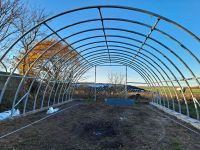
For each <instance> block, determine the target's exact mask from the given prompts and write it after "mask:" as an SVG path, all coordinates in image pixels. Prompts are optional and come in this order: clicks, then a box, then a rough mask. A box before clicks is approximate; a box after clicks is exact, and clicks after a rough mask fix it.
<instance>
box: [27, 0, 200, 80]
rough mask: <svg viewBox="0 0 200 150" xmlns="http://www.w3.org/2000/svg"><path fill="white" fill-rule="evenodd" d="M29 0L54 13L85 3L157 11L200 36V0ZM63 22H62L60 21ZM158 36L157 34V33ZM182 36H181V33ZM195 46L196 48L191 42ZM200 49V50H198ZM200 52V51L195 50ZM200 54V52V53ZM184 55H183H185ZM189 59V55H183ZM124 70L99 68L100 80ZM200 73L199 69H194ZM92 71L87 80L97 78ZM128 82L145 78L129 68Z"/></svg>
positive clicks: (35, 5)
mask: <svg viewBox="0 0 200 150" xmlns="http://www.w3.org/2000/svg"><path fill="white" fill-rule="evenodd" d="M24 1H25V2H28V3H29V4H30V6H31V7H40V8H45V10H46V12H47V13H48V14H50V16H51V15H55V14H57V13H60V12H63V11H67V10H70V9H75V8H79V7H84V6H92V5H121V6H130V7H135V8H140V9H144V10H148V11H151V12H154V13H157V14H160V15H162V16H164V17H166V18H169V19H171V20H173V21H176V22H177V23H179V24H181V25H182V26H184V27H186V28H187V29H189V30H190V31H192V32H193V33H195V34H196V35H197V36H198V37H200V16H199V15H200V0H24ZM60 24H62V23H60ZM155 36H156V35H155ZM180 36H181V35H180ZM190 46H191V47H192V48H194V49H196V50H197V48H196V47H195V46H193V45H192V44H191V45H190ZM198 50H199V49H198ZM195 53H198V54H199V52H195ZM199 56H200V55H199ZM183 58H184V56H183ZM184 59H185V60H187V58H184ZM194 68H196V69H197V70H199V66H198V65H196V66H195V65H194ZM107 71H108V72H121V73H122V74H124V73H125V69H122V68H120V67H119V68H117V67H113V69H111V68H110V67H104V68H102V67H101V68H99V69H97V73H98V78H97V82H106V79H104V78H105V77H106V76H107V73H106V72H107ZM195 73H196V74H198V76H200V74H199V73H200V72H199V71H197V72H195ZM92 74H93V70H90V71H89V72H88V73H87V74H86V76H88V77H89V78H88V81H94V78H93V77H92ZM128 80H129V81H143V80H142V79H141V78H140V76H139V75H138V74H137V73H136V72H134V71H131V69H128Z"/></svg>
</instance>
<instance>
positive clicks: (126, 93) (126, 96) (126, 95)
mask: <svg viewBox="0 0 200 150" xmlns="http://www.w3.org/2000/svg"><path fill="white" fill-rule="evenodd" d="M125 98H128V91H127V66H126V81H125Z"/></svg>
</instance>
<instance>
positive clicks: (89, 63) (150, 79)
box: [0, 6, 200, 119]
mask: <svg viewBox="0 0 200 150" xmlns="http://www.w3.org/2000/svg"><path fill="white" fill-rule="evenodd" d="M105 8H107V9H108V8H115V9H122V10H130V11H135V12H140V13H143V14H145V15H152V16H154V17H156V22H155V23H154V25H153V26H150V25H148V24H145V23H142V22H138V21H134V20H128V19H124V18H104V17H103V15H102V9H105ZM89 9H97V10H98V12H99V18H97V19H90V20H82V21H79V22H76V23H73V24H70V25H67V26H65V27H62V28H60V29H58V30H54V29H52V28H51V27H50V26H49V25H48V22H49V21H51V20H53V19H55V18H57V17H60V16H62V15H66V14H69V13H73V12H77V11H81V10H89ZM106 20H109V21H121V22H129V23H132V24H138V25H141V26H144V27H147V28H149V29H150V32H149V33H148V34H147V35H146V34H143V33H139V32H136V31H133V30H127V29H122V28H106V27H105V26H104V21H106ZM160 20H164V21H166V22H167V23H169V24H172V25H174V26H176V27H177V28H179V29H181V30H183V31H184V32H186V33H187V34H189V35H190V36H192V37H193V38H194V39H196V40H197V41H198V42H200V39H199V38H198V37H197V36H196V35H195V34H193V33H192V32H191V31H189V30H187V29H186V28H184V27H183V26H181V25H179V24H178V23H176V22H174V21H172V20H169V19H167V18H165V17H163V16H160V15H158V14H155V13H152V12H149V11H145V10H142V9H138V8H131V7H125V6H89V7H84V8H78V9H74V10H70V11H66V12H63V13H60V14H58V15H55V16H53V17H50V18H48V19H46V20H45V21H42V22H41V23H39V24H38V25H36V26H35V27H33V28H32V29H30V30H28V31H27V32H26V33H25V34H24V35H22V36H21V37H19V39H17V40H16V41H15V42H14V43H13V45H11V47H10V48H9V49H8V50H7V51H6V52H5V53H4V54H3V56H2V57H1V58H0V62H2V60H3V59H4V58H5V56H6V54H7V53H8V52H9V51H11V50H12V48H13V47H14V46H15V45H16V44H17V43H18V42H19V41H20V39H22V38H23V37H25V36H26V35H27V34H28V33H30V32H31V31H32V30H34V29H36V28H38V27H40V26H42V25H44V26H45V27H47V28H48V29H49V30H50V31H51V32H52V33H51V34H49V35H46V37H44V38H43V39H42V40H40V41H38V42H37V43H36V44H35V45H34V46H33V48H31V49H30V50H29V51H28V52H27V53H25V55H24V56H23V57H22V58H21V60H20V61H19V62H18V64H17V65H16V66H15V67H14V69H13V70H12V72H11V73H10V75H9V77H8V78H7V80H6V82H5V84H4V87H3V89H2V92H1V95H0V103H1V102H2V98H3V96H4V93H5V90H6V88H7V85H8V83H9V82H10V79H11V78H12V77H13V74H14V72H15V70H16V69H17V67H18V65H19V64H20V63H21V61H22V60H23V58H25V57H26V56H27V55H28V54H29V53H30V52H31V51H32V50H33V49H34V48H35V47H36V46H37V45H38V44H40V43H41V42H42V41H44V40H45V39H47V38H48V37H50V36H52V35H56V36H57V37H58V38H59V39H60V40H59V41H57V42H56V43H54V44H53V45H51V46H50V47H48V48H47V49H45V51H44V52H43V53H42V54H41V55H40V56H39V57H38V58H37V59H36V60H35V61H34V63H33V64H31V67H30V68H29V69H28V70H27V71H26V73H25V74H24V75H23V76H22V80H21V81H20V84H19V85H18V88H17V91H16V93H15V97H14V100H13V104H12V113H13V110H14V108H15V107H16V106H17V105H18V104H19V103H20V102H21V101H22V100H23V98H26V101H25V105H24V111H23V112H24V114H25V113H26V104H27V101H28V96H29V94H30V90H31V88H32V86H33V84H34V82H35V81H36V80H37V79H38V78H39V77H38V75H39V73H40V71H41V68H42V67H41V68H40V71H39V72H38V73H37V75H36V76H35V77H33V81H32V83H31V85H30V87H29V90H28V92H27V93H26V94H24V96H22V98H21V99H20V100H18V101H17V98H18V94H19V92H20V89H21V87H22V84H23V81H25V80H26V78H28V73H29V71H31V69H32V67H33V66H34V64H35V63H36V62H37V61H38V60H39V59H40V58H41V57H42V56H43V55H44V54H45V53H46V52H47V51H48V50H51V47H53V46H54V45H56V44H57V43H60V42H64V43H65V44H66V47H70V48H71V49H70V52H68V53H66V54H65V55H68V54H70V53H71V52H76V54H77V56H79V57H80V58H79V57H78V59H79V61H80V62H81V63H82V61H83V64H81V65H80V66H76V65H78V63H80V62H78V63H77V62H75V64H73V66H72V67H71V68H74V67H75V70H76V72H75V76H74V77H75V78H74V79H75V80H74V82H75V81H78V79H79V78H80V77H81V76H82V75H83V74H84V73H85V72H86V71H87V70H89V69H91V68H92V67H96V66H98V65H99V64H102V63H108V62H110V63H112V60H114V62H117V63H120V64H124V65H125V66H128V67H130V68H131V69H133V70H135V71H136V72H138V74H140V75H141V77H142V78H143V79H144V80H145V81H146V82H147V84H148V86H149V87H151V88H156V87H160V89H159V93H161V94H163V93H164V95H165V97H166V99H167V102H168V105H167V107H168V108H169V97H170V98H171V100H172V102H173V110H175V108H174V99H173V97H172V94H171V91H170V89H169V87H171V86H169V85H168V82H169V83H170V84H171V85H172V87H173V91H174V93H175V96H176V99H177V101H178V105H179V112H180V113H181V108H180V107H181V106H180V99H179V97H178V94H177V91H176V89H175V86H174V83H173V81H175V82H176V83H177V84H178V86H179V87H180V88H181V94H182V96H183V99H184V102H185V105H186V109H187V116H189V109H188V104H187V100H186V97H185V93H184V92H183V90H182V86H181V84H180V82H179V81H182V80H183V81H184V82H185V84H186V85H187V87H188V89H189V91H190V94H191V97H192V100H193V103H194V106H195V110H196V115H197V119H199V112H198V106H197V104H198V105H199V106H200V104H199V102H198V101H197V100H196V98H195V97H194V95H193V92H192V90H191V87H190V85H189V83H188V79H187V78H186V77H185V76H184V75H183V74H182V72H181V71H180V69H179V68H178V67H177V66H176V64H174V63H173V61H172V60H171V59H170V58H168V57H167V56H166V55H165V54H164V53H162V51H161V50H158V49H156V48H155V47H154V46H152V45H150V44H147V43H146V41H147V40H148V39H150V40H153V41H154V42H156V43H157V44H159V45H160V46H161V47H162V48H164V49H165V50H167V51H169V52H170V53H171V54H173V55H174V56H175V57H176V58H177V59H178V61H179V62H181V64H183V65H184V66H185V67H186V68H187V69H188V71H189V72H190V74H191V75H192V77H193V78H192V79H194V80H195V81H196V82H197V84H198V86H199V87H200V83H199V81H198V79H199V78H198V77H197V76H195V74H194V73H193V71H192V69H191V68H190V67H189V66H188V65H187V63H185V62H184V60H182V59H181V58H180V57H179V56H178V55H177V54H176V53H175V52H174V51H173V50H172V49H170V48H169V47H167V45H165V44H163V43H162V42H160V41H158V40H156V39H154V38H151V37H150V35H151V33H152V32H153V31H154V30H155V31H157V32H159V33H160V34H162V35H164V36H166V37H167V38H169V39H170V40H172V41H174V42H175V43H176V44H177V45H178V46H180V47H181V48H183V50H184V51H186V52H187V53H188V54H189V55H190V56H191V57H192V58H193V59H194V60H195V61H196V62H198V64H200V60H199V59H198V58H197V57H196V56H195V55H194V54H193V53H192V51H190V50H189V49H188V48H187V47H186V46H185V45H183V44H182V43H181V42H180V41H178V40H177V39H176V38H174V37H173V36H171V35H169V34H168V33H165V32H164V31H162V30H160V29H157V28H156V26H157V24H158V23H159V21H160ZM93 21H100V22H101V26H102V28H92V29H88V30H82V31H79V32H77V33H74V34H71V35H69V36H67V37H65V38H63V37H61V36H60V35H59V34H58V32H60V31H62V30H64V29H67V28H70V27H72V26H76V25H79V24H83V23H89V22H93ZM96 30H99V31H103V35H97V36H93V37H86V38H83V39H79V40H77V41H75V42H72V43H71V44H69V43H68V42H66V40H67V39H68V38H70V37H73V36H76V35H78V34H81V33H88V32H90V31H96ZM107 30H114V31H121V32H122V31H123V32H129V33H131V34H137V35H140V36H143V37H145V40H144V41H140V40H138V39H134V38H131V37H126V36H119V35H115V34H112V35H107V34H106V31H107ZM98 37H102V38H104V40H103V41H96V42H91V43H87V44H84V43H83V44H82V45H80V46H79V47H76V48H73V46H72V45H73V44H75V43H79V42H83V41H85V40H88V39H96V38H98ZM107 37H118V38H124V39H129V40H132V41H135V42H139V43H140V44H141V46H140V47H139V46H137V45H134V44H129V43H126V42H120V41H115V40H113V41H109V40H108V39H107ZM98 42H99V43H105V45H101V46H96V47H89V48H86V49H84V50H82V51H80V52H78V51H77V49H79V48H81V47H84V46H88V45H92V44H96V43H98ZM111 42H112V43H115V44H116V43H117V44H122V45H123V44H125V45H128V46H131V47H134V48H137V49H138V50H134V49H132V48H129V47H126V46H119V45H117V44H116V45H115V44H113V45H110V44H109V43H111ZM143 46H147V47H148V48H151V49H153V50H154V51H156V52H158V53H159V54H161V55H162V56H163V57H164V58H165V59H166V60H167V61H168V62H169V63H170V64H171V65H172V66H173V67H175V69H176V70H177V71H178V73H179V74H180V75H181V77H182V80H178V79H177V77H176V75H175V74H174V73H173V72H172V70H171V69H170V68H169V67H167V66H166V65H165V63H164V62H163V61H162V60H161V59H160V58H159V57H157V56H156V55H154V54H153V53H151V51H149V50H147V49H146V48H145V49H144V48H143ZM102 47H105V49H99V50H96V51H93V52H92V53H94V54H92V55H89V56H87V55H88V54H91V52H88V53H86V54H84V55H82V54H81V53H82V52H84V51H87V50H89V49H94V48H102ZM110 47H115V48H114V49H111V48H110ZM121 48H122V49H121ZM63 49H64V48H63ZM63 49H61V50H59V51H58V52H56V53H55V54H53V55H52V56H51V58H53V57H54V56H56V55H57V54H59V53H60V52H61V51H62V50H63ZM124 49H126V50H124ZM111 50H112V51H113V52H111ZM128 50H131V52H130V51H128ZM101 51H107V52H106V55H104V54H105V53H104V52H101ZM118 51H121V52H123V53H119V52H118ZM142 51H145V52H147V53H148V54H150V55H151V57H152V56H153V58H155V59H156V60H157V61H158V62H160V63H161V64H162V65H163V66H164V67H165V69H167V70H168V71H169V72H170V74H171V75H172V76H173V77H174V79H173V80H172V79H171V78H170V77H169V75H168V73H166V72H165V70H164V69H163V68H162V67H163V66H160V65H159V64H158V63H157V62H156V61H154V60H152V59H151V58H150V57H148V56H147V55H145V54H143V53H142ZM132 52H136V53H132ZM112 53H113V54H116V55H111V54H112ZM96 55H99V57H94V56H96ZM141 55H142V56H141ZM112 56H114V57H112ZM99 58H100V59H99ZM139 58H140V59H139ZM145 58H148V59H149V60H150V61H151V62H150V61H149V60H146V59H145ZM69 59H71V58H69ZM69 59H66V61H65V62H64V63H66V62H68V60H69ZM102 59H103V60H104V61H105V62H102ZM115 59H116V60H115ZM141 59H143V60H144V61H145V62H147V64H146V63H144V62H143V61H141ZM59 60H61V58H59V59H58V60H57V61H56V62H58V61H59ZM48 61H50V59H49V60H48ZM48 61H47V62H46V63H45V64H43V66H44V65H46V64H47V63H48ZM72 61H74V60H72ZM56 62H55V63H54V64H53V65H55V64H56ZM64 63H63V64H64ZM152 63H153V64H152ZM144 64H145V65H144ZM149 65H150V66H151V67H152V68H153V69H154V70H153V69H152V68H151V67H149ZM154 65H155V66H157V67H158V68H159V69H161V70H160V71H159V69H158V68H157V67H155V66H154ZM52 67H53V66H52ZM50 69H51V68H50ZM50 69H49V70H48V71H50ZM66 69H68V68H66ZM155 71H156V72H155ZM46 74H47V73H46ZM158 74H159V75H160V77H162V78H163V80H161V79H160V78H159V75H158ZM163 74H165V75H166V77H164V76H163ZM45 76H46V75H45ZM165 78H168V80H166V79H165ZM39 79H41V78H39ZM44 79H45V78H43V79H41V81H40V85H39V88H38V90H37V93H36V96H35V101H34V107H33V111H35V109H36V108H35V103H36V101H37V96H38V93H39V92H40V89H41V84H42V81H43V80H44ZM65 80H66V79H65ZM50 81H51V79H50V80H49V81H48V84H47V86H46V88H45V91H44V94H43V99H42V104H41V108H40V109H42V108H43V101H44V97H45V94H46V89H47V87H48V86H49V83H50ZM57 82H59V86H60V83H64V82H62V81H55V82H54V85H55V84H56V83H57ZM163 82H165V83H166V85H167V89H168V91H169V96H168V94H167V93H166V89H165V88H164V85H163ZM71 84H73V83H71ZM160 84H161V85H160ZM54 85H53V86H52V89H53V87H54ZM63 85H64V84H62V85H61V86H62V88H61V89H60V91H58V89H59V86H57V89H56V94H57V92H59V93H60V94H61V92H62V90H63ZM71 86H72V85H68V87H65V89H64V94H65V93H66V91H69V90H70V88H73V87H71ZM161 89H162V90H161ZM51 94H52V90H51ZM56 94H55V95H54V101H55V96H56ZM60 94H59V98H60ZM64 94H63V96H62V102H63V101H66V100H64ZM68 94H70V91H69V92H68ZM16 102H17V103H16ZM49 102H50V96H49V99H48V107H49ZM58 103H59V100H58ZM53 104H54V102H53ZM163 104H164V106H165V100H164V101H163ZM160 105H162V104H161V101H160Z"/></svg>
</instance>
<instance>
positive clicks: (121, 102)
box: [105, 98, 135, 106]
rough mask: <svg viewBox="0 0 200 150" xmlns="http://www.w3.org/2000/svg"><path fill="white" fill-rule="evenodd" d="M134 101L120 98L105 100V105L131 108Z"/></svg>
mask: <svg viewBox="0 0 200 150" xmlns="http://www.w3.org/2000/svg"><path fill="white" fill-rule="evenodd" d="M134 103H135V101H134V100H132V99H122V98H107V99H105V104H107V105H114V106H132V105H134Z"/></svg>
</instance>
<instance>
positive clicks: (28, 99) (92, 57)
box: [0, 6, 200, 120]
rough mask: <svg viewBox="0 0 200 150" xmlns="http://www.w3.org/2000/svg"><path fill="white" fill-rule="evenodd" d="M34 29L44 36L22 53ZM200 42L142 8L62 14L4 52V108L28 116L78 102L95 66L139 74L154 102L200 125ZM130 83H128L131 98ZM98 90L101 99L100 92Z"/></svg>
mask: <svg viewBox="0 0 200 150" xmlns="http://www.w3.org/2000/svg"><path fill="white" fill-rule="evenodd" d="M35 30H38V31H40V32H41V33H42V34H40V35H38V36H37V37H36V38H35V40H34V41H32V43H31V46H30V47H28V49H27V50H26V51H24V50H22V49H21V48H20V47H21V44H22V43H21V42H22V41H23V40H28V39H29V38H30V36H31V35H32V34H34V32H35ZM199 42H200V39H199V37H197V36H196V35H195V34H193V33H192V32H190V31H189V30H187V29H186V28H184V27H183V26H181V25H179V24H178V23H176V22H174V21H172V20H170V19H167V18H165V17H163V16H160V15H158V14H155V13H152V12H149V11H145V10H141V9H137V8H131V7H124V6H91V7H84V8H78V9H74V10H70V11H66V12H63V13H60V14H57V15H55V16H53V17H50V18H48V19H46V20H45V21H42V22H40V23H39V24H38V25H36V26H35V27H33V28H31V29H29V31H28V32H26V33H24V34H23V35H22V36H21V37H19V38H18V39H17V40H16V41H14V42H13V43H11V45H10V47H9V48H8V49H6V50H5V51H3V52H2V53H1V58H0V62H1V65H2V68H5V67H6V68H8V69H7V70H10V72H9V71H7V72H5V71H2V72H1V75H0V77H1V86H0V88H1V93H0V109H1V111H4V110H8V109H11V110H12V114H13V112H14V110H15V109H20V111H21V112H22V113H23V114H26V113H30V112H35V111H41V110H43V109H44V108H48V107H50V106H54V105H57V104H63V103H65V102H67V101H68V100H70V99H71V98H73V96H76V97H77V93H78V92H76V91H77V86H78V85H79V84H80V79H81V78H82V76H83V75H84V74H85V73H86V72H87V71H88V70H89V69H91V68H95V67H96V66H98V65H110V66H112V65H113V64H118V65H123V66H126V67H128V68H130V69H133V70H134V71H135V72H137V73H138V74H139V75H140V77H141V78H142V80H143V81H144V82H145V83H144V84H145V87H143V88H142V90H144V91H143V92H144V95H145V94H146V95H149V100H150V101H152V102H153V103H156V104H158V105H161V106H164V107H166V108H169V109H171V110H174V111H176V112H179V113H182V114H184V115H186V116H189V117H192V118H195V119H197V120H199V108H200V103H199V101H200V69H199V63H200V60H199V58H200V52H199V48H200V45H199ZM12 59H15V60H16V61H15V64H14V65H12V67H11V64H10V63H9V62H10V61H8V60H12ZM95 84H96V83H95ZM128 84H129V83H127V82H126V83H125V84H123V85H121V86H123V87H125V88H123V89H124V91H125V97H127V95H128V94H127V92H128V91H127V86H128ZM91 90H94V92H93V93H92V96H93V97H95V98H94V99H96V98H97V97H98V96H99V95H98V94H97V91H96V90H97V87H96V86H93V87H92V89H91ZM117 91H120V90H119V89H118V90H117ZM83 92H84V91H83ZM104 94H105V93H104Z"/></svg>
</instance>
